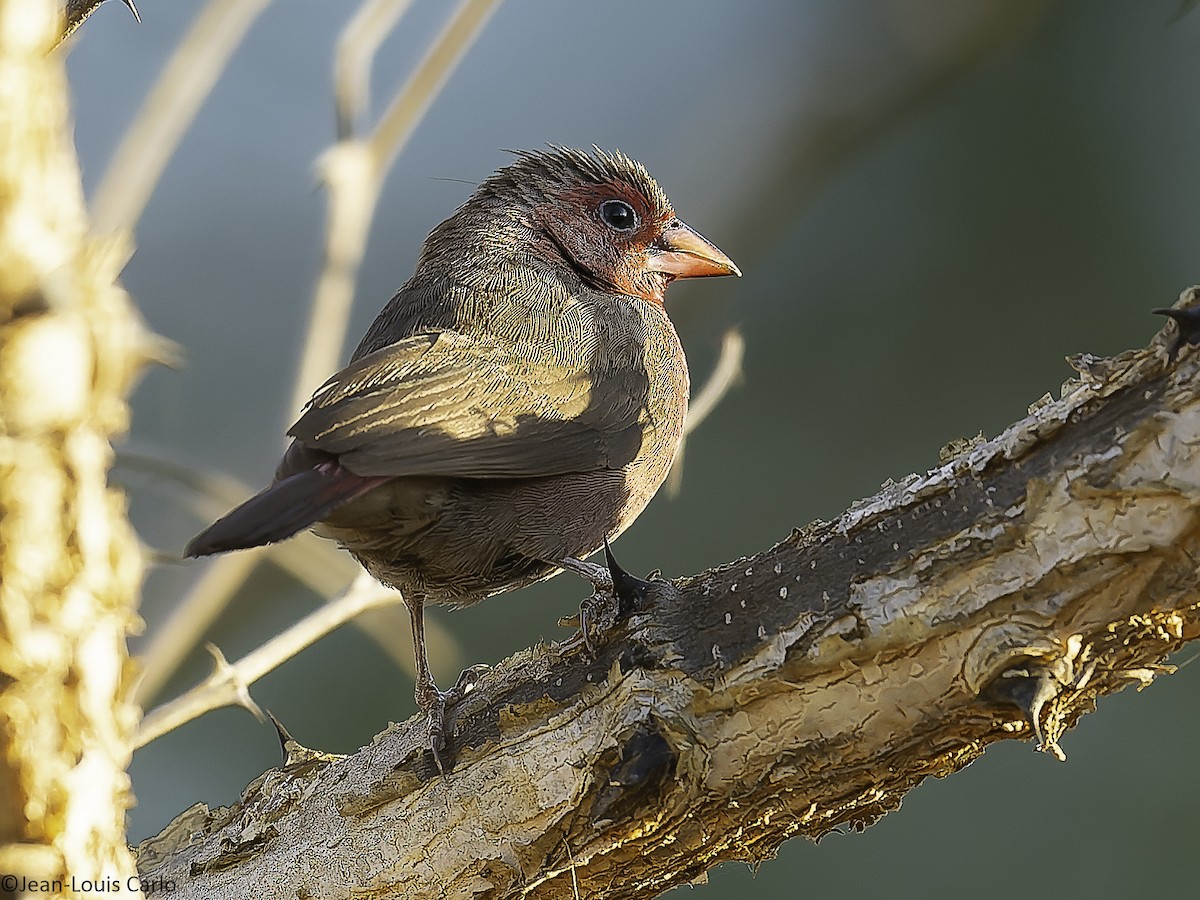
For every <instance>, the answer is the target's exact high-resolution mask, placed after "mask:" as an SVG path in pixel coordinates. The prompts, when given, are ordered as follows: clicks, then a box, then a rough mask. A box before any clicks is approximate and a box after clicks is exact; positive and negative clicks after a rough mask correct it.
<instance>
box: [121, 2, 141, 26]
mask: <svg viewBox="0 0 1200 900" xmlns="http://www.w3.org/2000/svg"><path fill="white" fill-rule="evenodd" d="M122 2H123V3H124V4H125V5H126V6H128V7H129V11H130V12H131V13H133V21H135V22H137V23H138V24H139V25H141V24H142V17H141V16H140V15H139V14H138V8H137V4H135V3H134V2H133V0H122Z"/></svg>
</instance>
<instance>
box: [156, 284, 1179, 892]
mask: <svg viewBox="0 0 1200 900" xmlns="http://www.w3.org/2000/svg"><path fill="white" fill-rule="evenodd" d="M1197 302H1200V289H1196V288H1193V289H1191V290H1190V291H1189V292H1187V293H1185V295H1184V298H1183V300H1182V301H1181V304H1183V305H1186V304H1193V303H1197ZM1175 327H1176V326H1174V325H1172V326H1169V329H1174V328H1175ZM1176 349H1177V348H1176V347H1173V346H1168V336H1166V335H1160V336H1159V337H1157V338H1156V339H1155V340H1154V342H1152V344H1151V345H1150V346H1149V347H1147V348H1145V349H1143V350H1139V351H1132V352H1129V353H1126V354H1124V355H1122V356H1120V357H1117V358H1113V359H1104V360H1101V359H1095V358H1092V357H1079V358H1076V359H1074V360H1073V361H1072V362H1073V365H1074V366H1075V368H1076V369H1077V371H1078V374H1079V378H1078V379H1077V380H1072V381H1070V382H1068V383H1067V384H1066V385H1064V388H1063V393H1062V396H1061V398H1060V399H1057V400H1055V399H1051V398H1050V397H1049V396H1047V397H1045V398H1043V399H1042V400H1041V401H1039V402H1038V403H1037V404H1036V405H1035V406H1034V407H1033V408H1032V409H1031V411H1030V414H1029V416H1028V417H1027V418H1025V419H1023V420H1022V421H1020V422H1017V423H1016V424H1014V425H1012V426H1011V427H1010V428H1008V429H1007V430H1006V431H1005V432H1004V433H1003V434H1001V435H999V436H998V437H996V438H994V439H992V440H982V439H979V440H976V441H973V442H962V443H961V444H960V445H959V446H957V447H955V448H953V449H952V450H950V451H949V452H947V453H946V456H947V459H946V460H945V461H944V463H943V464H942V465H941V466H940V467H939V468H937V469H934V470H932V471H930V472H929V473H927V474H926V475H924V476H916V475H914V476H910V477H909V478H908V479H906V480H905V481H904V483H902V484H889V485H888V486H886V487H885V488H884V489H883V490H882V491H881V492H880V493H879V494H877V495H876V496H874V497H872V498H870V499H868V500H865V501H863V502H860V503H858V504H856V505H854V506H853V507H852V508H851V509H849V510H847V512H845V513H844V514H843V515H842V516H841V517H840V518H839V519H838V520H837V521H835V522H816V523H813V524H811V525H809V526H808V527H806V528H804V529H802V530H798V531H796V532H795V533H793V534H792V535H791V536H790V537H789V538H787V539H786V540H784V541H782V542H781V543H779V544H778V545H777V546H775V547H773V548H771V549H770V550H767V551H765V552H763V553H760V554H758V555H756V556H754V557H752V558H748V559H742V560H738V561H737V562H733V563H730V564H728V565H726V566H722V567H720V568H718V569H713V570H710V571H707V572H704V573H702V574H700V575H697V576H694V577H690V578H683V579H679V580H677V581H675V582H667V581H655V582H652V583H650V584H649V586H648V587H647V589H646V591H645V596H644V597H643V598H642V599H643V601H644V602H643V603H642V604H641V606H640V607H639V609H638V610H637V612H636V613H635V614H634V615H632V616H631V617H630V618H628V619H627V620H625V621H621V622H615V623H614V624H613V627H611V628H609V629H608V630H606V631H604V632H603V634H602V635H601V636H600V638H599V641H598V646H596V647H595V649H594V650H589V649H587V648H586V647H585V646H583V644H582V642H571V643H569V644H567V645H553V646H538V647H535V648H533V649H531V650H529V651H526V652H524V653H521V654H518V655H516V656H514V657H512V658H511V659H509V660H507V661H505V662H504V663H502V664H501V665H499V666H498V667H496V668H495V669H493V670H492V671H490V672H489V673H488V674H487V675H485V676H484V677H483V678H482V680H481V681H480V682H479V684H478V686H477V687H476V688H475V690H474V691H473V692H472V693H470V694H469V695H468V696H467V698H466V699H465V700H464V701H463V702H462V703H461V704H460V705H459V706H457V707H456V708H455V709H454V710H453V712H452V715H451V724H452V727H453V731H454V737H453V740H452V750H453V752H454V754H455V765H454V769H453V771H452V772H451V773H450V774H449V775H447V776H446V777H444V778H443V777H438V776H437V773H436V769H435V768H434V765H433V762H432V760H431V759H430V757H429V755H428V753H427V752H425V751H423V749H422V746H423V744H424V734H423V730H422V728H421V726H420V722H419V721H416V720H412V721H410V722H408V723H405V724H403V725H395V726H392V727H391V728H389V729H388V730H387V731H385V732H384V733H382V734H381V735H379V736H378V737H377V738H376V740H375V741H374V743H373V744H372V745H371V746H369V747H367V748H365V749H363V750H361V751H360V752H358V753H356V754H354V755H353V756H349V757H345V758H339V757H331V756H323V755H319V754H317V755H309V756H307V757H305V758H304V759H296V760H295V761H293V762H291V763H290V764H288V765H286V766H285V767H284V768H282V769H279V770H272V771H269V772H267V773H265V774H264V775H263V776H261V777H260V778H259V779H258V780H256V781H255V782H254V783H253V784H251V785H250V786H249V787H248V788H247V790H246V792H245V794H244V795H243V797H242V799H241V801H240V802H239V803H237V804H235V805H234V806H233V807H230V808H227V809H217V810H208V809H207V808H205V807H203V806H200V805H198V806H196V807H193V808H192V809H190V810H188V811H187V812H186V813H184V814H183V815H182V816H181V817H180V818H179V819H177V820H176V822H174V823H172V825H170V826H168V828H167V829H166V830H165V831H164V832H163V833H162V834H160V835H159V836H157V837H156V838H152V839H150V840H148V841H146V842H145V843H143V844H142V846H141V847H140V848H139V857H138V858H139V867H140V868H141V869H142V872H143V874H144V876H145V877H149V878H157V879H164V880H165V881H167V882H170V883H172V884H173V886H174V887H175V889H176V893H175V896H176V897H177V898H185V897H204V898H206V900H207V898H220V897H240V896H245V895H246V892H247V890H248V887H249V886H250V885H254V890H255V893H256V894H258V895H260V896H265V897H295V896H300V897H310V898H318V897H345V896H347V895H349V894H350V893H351V892H352V891H359V892H361V893H355V894H354V896H372V897H416V896H421V897H443V896H444V897H461V896H473V897H488V898H507V897H524V896H531V897H572V896H574V891H575V889H576V886H577V888H578V891H579V895H582V896H604V897H615V898H620V897H631V898H633V897H652V896H655V895H657V894H658V893H660V892H661V891H663V890H665V889H666V888H668V887H670V886H672V885H676V884H680V883H686V882H688V881H692V880H696V879H701V878H703V876H704V873H705V872H706V871H707V870H708V869H710V868H712V867H713V866H715V865H716V864H718V863H720V862H724V861H727V860H733V859H740V860H747V861H756V860H761V859H764V858H767V857H770V856H771V855H773V854H774V852H775V850H776V848H778V846H779V845H780V844H781V843H782V842H783V841H784V840H786V839H787V838H789V837H791V836H793V835H797V834H802V835H806V836H808V837H811V838H816V837H819V836H821V835H823V834H825V833H827V832H829V831H830V830H831V829H834V828H837V827H840V826H849V827H852V828H856V829H861V828H865V827H866V826H867V825H869V824H871V823H872V822H874V821H875V820H876V819H878V818H879V817H880V816H881V815H883V814H884V813H885V812H887V811H889V810H891V809H894V808H896V807H897V806H898V805H899V803H900V800H901V798H902V797H903V796H904V794H905V793H906V792H907V791H908V790H910V789H911V788H913V787H914V786H915V785H916V784H918V783H919V782H920V781H921V780H922V779H924V778H925V777H927V776H929V775H938V776H944V775H948V774H950V773H952V772H955V771H957V770H958V769H960V768H962V767H963V766H964V765H966V764H967V763H969V762H970V761H971V760H973V759H974V758H975V757H977V756H978V755H979V754H980V753H982V752H983V750H984V749H985V748H986V747H987V745H988V744H990V743H991V742H993V741H997V740H1002V739H1005V738H1017V739H1029V738H1031V737H1034V738H1036V739H1037V740H1038V741H1039V743H1040V744H1041V745H1042V746H1043V747H1044V748H1045V749H1047V750H1049V751H1052V752H1059V751H1058V739H1059V737H1060V736H1061V734H1062V733H1063V731H1064V730H1065V729H1067V728H1069V727H1071V726H1072V725H1073V724H1074V723H1075V721H1076V720H1077V719H1078V717H1079V716H1080V715H1082V714H1083V713H1085V712H1088V711H1090V710H1092V709H1093V708H1094V705H1095V700H1096V698H1097V697H1099V696H1101V695H1103V694H1106V693H1110V692H1113V691H1116V690H1120V689H1121V688H1122V687H1124V686H1126V685H1128V684H1130V683H1134V684H1144V683H1146V682H1148V681H1149V680H1151V679H1152V678H1153V677H1155V675H1156V674H1158V673H1160V672H1163V671H1167V670H1168V667H1166V666H1164V665H1163V660H1164V659H1165V657H1166V656H1167V655H1168V654H1170V653H1171V652H1173V651H1175V650H1177V649H1178V648H1179V647H1180V646H1181V645H1182V644H1183V643H1184V642H1186V641H1188V640H1191V639H1193V638H1195V637H1196V636H1197V634H1200V604H1197V602H1196V597H1195V594H1196V588H1197V584H1198V583H1200V573H1198V571H1197V566H1196V563H1195V559H1196V557H1197V555H1200V535H1198V530H1197V524H1198V520H1197V504H1200V396H1198V395H1197V391H1196V384H1197V377H1198V375H1200V357H1198V356H1197V354H1195V353H1194V352H1193V351H1191V350H1190V348H1186V349H1184V350H1183V351H1182V352H1181V353H1180V354H1178V358H1176V357H1175V354H1174V351H1175V350H1176ZM609 599H611V598H609ZM598 602H600V604H601V611H602V612H607V614H608V618H610V619H615V615H614V614H613V611H612V608H611V607H612V606H613V605H614V604H612V603H611V602H610V603H609V604H608V605H607V606H605V605H604V602H605V598H598ZM602 618H603V616H602ZM594 643H595V642H594Z"/></svg>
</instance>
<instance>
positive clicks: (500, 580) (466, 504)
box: [315, 441, 677, 606]
mask: <svg viewBox="0 0 1200 900" xmlns="http://www.w3.org/2000/svg"><path fill="white" fill-rule="evenodd" d="M676 443H677V441H676ZM646 449H649V448H646ZM656 449H657V448H656ZM671 449H672V451H673V449H674V447H672V448H671ZM672 456H673V452H672V453H670V454H663V453H661V452H660V453H641V454H639V455H638V457H637V458H636V459H634V461H633V462H631V463H630V464H629V465H628V466H626V467H625V468H624V469H620V470H606V471H598V472H587V473H569V474H564V475H554V476H548V477H544V478H524V479H434V478H396V479H394V480H393V481H391V482H389V483H387V484H384V485H381V486H380V487H378V488H375V489H374V490H372V491H371V492H370V493H368V494H366V495H364V496H363V497H362V498H360V499H358V500H356V501H354V502H353V503H350V504H348V505H347V506H345V507H343V508H341V509H340V510H338V511H337V513H335V515H334V516H333V517H331V518H330V519H329V520H328V521H326V522H324V523H322V524H321V525H320V526H318V527H317V528H316V529H315V531H316V532H317V534H319V535H321V536H322V537H328V538H332V539H334V540H337V541H338V542H339V543H341V544H342V545H343V546H344V547H345V548H346V549H347V550H349V551H350V552H351V553H352V554H353V555H354V556H355V557H356V558H357V559H358V560H359V562H361V563H362V564H363V566H364V567H365V568H366V569H367V570H368V571H369V572H371V574H372V575H374V576H375V577H376V578H378V579H379V580H380V581H382V582H384V583H385V584H390V585H392V586H394V587H396V588H398V589H399V590H400V591H401V592H409V593H411V594H416V595H420V596H421V597H422V598H423V600H424V602H427V603H445V604H449V605H454V606H465V605H469V604H471V603H475V602H477V601H479V600H482V599H483V598H485V597H488V596H490V595H492V594H496V593H499V592H501V591H505V590H511V589H513V588H517V587H522V586H524V585H527V584H532V583H533V582H535V581H541V580H543V579H545V578H548V577H550V576H551V575H553V574H555V573H556V572H557V571H558V570H559V569H558V567H557V566H556V565H554V563H555V561H557V560H561V559H563V558H564V557H568V556H571V557H576V558H579V557H584V556H588V555H590V554H591V553H593V552H595V551H596V550H598V549H599V548H600V547H601V546H602V545H603V543H604V540H605V538H612V537H615V536H616V535H618V534H620V533H621V532H622V531H623V530H624V529H625V528H626V527H628V526H629V524H631V523H632V522H633V520H634V519H635V518H636V517H637V516H638V514H639V513H641V511H642V510H643V509H644V508H645V506H646V504H647V503H649V501H650V499H651V497H653V495H654V492H655V491H656V490H657V489H658V487H659V485H660V484H661V483H662V481H663V480H664V479H665V478H666V474H667V471H668V470H669V468H670V462H671V457H672Z"/></svg>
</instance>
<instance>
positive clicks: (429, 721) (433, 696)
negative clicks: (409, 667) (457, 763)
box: [414, 664, 490, 776]
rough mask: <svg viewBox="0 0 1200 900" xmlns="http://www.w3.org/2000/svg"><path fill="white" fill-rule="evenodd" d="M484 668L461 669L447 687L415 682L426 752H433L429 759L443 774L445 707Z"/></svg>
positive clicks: (455, 700) (467, 689) (465, 691)
mask: <svg viewBox="0 0 1200 900" xmlns="http://www.w3.org/2000/svg"><path fill="white" fill-rule="evenodd" d="M488 668H490V667H489V666H486V665H482V664H481V665H476V666H470V667H469V668H466V669H463V670H462V672H461V673H460V674H459V676H458V681H456V682H454V687H452V688H450V690H448V691H439V690H438V687H437V685H436V684H434V683H433V681H432V680H430V681H426V682H423V683H422V682H418V683H417V687H416V691H415V693H414V697H415V699H416V701H417V706H418V707H419V708H420V710H421V712H423V713H425V730H426V734H427V735H428V746H429V752H430V753H432V754H433V761H434V763H435V764H436V765H437V768H438V772H439V773H440V774H441V775H443V776H444V775H445V774H446V766H445V764H444V763H443V762H442V752H443V751H444V750H445V749H446V710H447V709H449V708H450V707H453V706H455V705H456V704H458V703H459V702H461V700H462V699H463V697H465V696H467V694H469V693H470V692H471V690H472V689H473V688H474V687H475V685H476V684H478V683H479V678H480V676H481V675H483V673H484V672H486V671H487V670H488ZM451 765H453V763H452V762H451Z"/></svg>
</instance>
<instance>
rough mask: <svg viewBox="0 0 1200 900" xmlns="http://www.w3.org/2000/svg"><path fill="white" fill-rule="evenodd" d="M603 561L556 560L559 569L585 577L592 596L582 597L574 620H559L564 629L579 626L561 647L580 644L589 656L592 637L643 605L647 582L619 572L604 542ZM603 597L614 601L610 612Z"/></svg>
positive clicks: (621, 570) (594, 648)
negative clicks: (598, 563)
mask: <svg viewBox="0 0 1200 900" xmlns="http://www.w3.org/2000/svg"><path fill="white" fill-rule="evenodd" d="M604 560H605V563H606V564H607V565H606V566H598V565H596V564H595V563H589V562H584V561H583V560H579V559H574V558H572V557H567V558H566V559H563V560H560V561H559V565H560V566H562V567H563V568H564V569H566V570H567V571H569V572H574V573H575V574H576V575H579V576H580V577H582V578H586V579H587V580H588V581H590V582H591V583H592V587H593V588H594V589H595V593H594V594H593V595H592V596H590V597H586V598H584V600H583V602H582V603H580V604H579V616H578V617H577V618H576V617H571V618H570V619H561V620H559V624H560V625H563V626H565V627H568V628H570V627H573V626H574V625H576V624H578V626H579V634H578V635H577V636H576V637H575V638H572V639H571V640H570V641H568V642H567V644H566V645H565V646H566V647H567V648H568V649H569V648H570V647H573V646H574V645H575V643H576V642H582V644H583V645H584V647H586V648H587V650H588V652H589V653H594V652H595V650H596V647H595V645H594V644H593V643H592V635H593V634H599V633H602V632H604V631H607V630H608V629H610V628H612V627H613V626H615V625H616V624H617V622H619V621H621V620H622V619H627V618H629V616H631V615H632V614H633V613H635V612H636V611H637V610H638V609H639V608H640V607H641V606H643V605H644V604H645V601H646V591H647V589H648V588H649V586H650V585H649V582H647V581H643V580H642V579H640V578H636V577H634V576H633V575H630V574H629V573H628V572H626V571H625V570H624V569H622V568H621V566H620V565H619V564H618V563H617V560H616V558H615V557H614V556H613V553H612V549H611V548H610V547H609V546H608V541H607V540H606V541H605V542H604ZM606 594H607V595H609V596H611V597H613V598H615V599H616V601H617V608H616V610H615V611H613V610H610V608H609V607H610V605H611V604H610V603H606V602H605V601H606V600H607V597H605V596H603V595H606Z"/></svg>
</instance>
